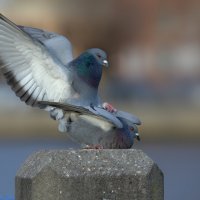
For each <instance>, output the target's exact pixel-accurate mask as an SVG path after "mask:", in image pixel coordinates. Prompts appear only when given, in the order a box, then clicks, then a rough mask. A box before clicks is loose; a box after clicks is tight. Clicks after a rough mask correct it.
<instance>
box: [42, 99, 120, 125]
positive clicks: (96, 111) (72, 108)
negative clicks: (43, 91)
mask: <svg viewBox="0 0 200 200" xmlns="http://www.w3.org/2000/svg"><path fill="white" fill-rule="evenodd" d="M39 105H40V106H52V107H55V108H60V109H62V110H64V111H67V112H76V113H79V114H81V115H89V116H92V117H94V118H97V119H100V120H102V121H106V122H110V123H111V124H113V126H114V127H116V128H122V127H123V124H122V123H121V121H120V120H119V119H118V118H117V117H115V116H114V115H113V114H112V113H110V112H108V111H106V110H105V109H103V108H99V107H90V106H86V107H82V106H76V105H71V104H66V103H65V104H62V103H59V102H48V101H41V102H39Z"/></svg>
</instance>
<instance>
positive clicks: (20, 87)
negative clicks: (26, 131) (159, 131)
mask: <svg viewBox="0 0 200 200" xmlns="http://www.w3.org/2000/svg"><path fill="white" fill-rule="evenodd" d="M103 66H108V61H107V55H106V53H105V52H104V51H103V50H101V49H97V48H93V49H88V50H86V51H85V52H83V53H82V54H80V55H79V56H78V57H77V58H73V56H72V47H71V43H70V41H69V40H68V39H67V38H65V37H64V36H62V35H58V34H56V33H52V32H47V31H43V30H40V29H36V28H30V27H24V26H17V25H15V24H14V23H13V22H11V21H10V20H8V19H7V18H6V17H4V16H3V15H1V14H0V71H1V72H2V73H3V75H4V76H5V78H6V80H7V82H8V84H9V85H10V86H11V88H12V89H13V90H14V92H15V93H16V95H17V96H18V97H20V99H21V100H22V101H24V102H25V103H26V104H27V105H30V106H39V107H40V108H43V109H46V110H47V111H49V112H50V116H51V117H52V118H53V119H56V120H58V121H59V130H60V131H61V132H67V133H69V135H70V136H71V137H72V138H73V139H74V140H76V141H78V142H79V143H81V144H86V145H89V146H90V147H94V148H96V146H98V145H100V147H103V148H130V147H131V146H132V144H133V140H134V138H137V139H138V137H139V133H138V130H137V125H140V124H141V122H140V120H139V119H138V118H137V117H136V116H134V115H131V114H129V113H126V112H123V111H118V110H116V109H115V108H113V107H112V105H110V104H108V103H103V104H102V103H101V100H100V97H99V95H98V86H99V82H100V80H101V76H102V67H103Z"/></svg>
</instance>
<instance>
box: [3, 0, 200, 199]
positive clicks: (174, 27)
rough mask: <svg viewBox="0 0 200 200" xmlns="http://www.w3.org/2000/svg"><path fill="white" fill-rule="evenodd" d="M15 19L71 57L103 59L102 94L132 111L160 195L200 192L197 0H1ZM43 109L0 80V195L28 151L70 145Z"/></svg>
mask: <svg viewBox="0 0 200 200" xmlns="http://www.w3.org/2000/svg"><path fill="white" fill-rule="evenodd" d="M0 12H1V13H2V14H4V15H5V16H6V17H8V18H9V19H10V20H12V21H14V22H15V23H16V24H20V25H25V26H32V27H37V28H41V29H45V30H49V31H52V32H57V33H60V34H62V35H65V36H66V37H68V38H69V39H70V41H71V42H72V45H73V53H74V56H75V57H76V56H77V55H79V54H80V53H81V52H82V51H84V50H86V49H88V48H91V47H99V48H102V49H103V50H105V51H106V52H107V53H108V56H109V63H110V67H109V68H108V69H105V71H104V74H103V78H102V80H101V87H100V93H101V96H102V98H103V99H104V100H105V101H108V102H111V103H112V104H113V105H114V106H115V107H116V108H118V109H122V110H125V111H128V112H131V113H134V114H135V115H137V116H138V117H139V118H140V119H141V120H142V122H143V124H142V126H141V127H140V129H139V130H140V133H141V138H142V142H141V143H137V144H136V145H135V148H140V149H142V150H144V151H145V152H146V153H147V154H148V155H149V156H150V157H151V158H152V159H153V160H155V161H156V162H157V163H158V165H159V167H160V168H161V169H162V170H163V172H164V174H165V199H166V200H177V199H182V200H188V199H191V200H193V199H194V200H196V199H198V198H199V196H200V190H199V185H200V172H199V169H200V159H199V154H200V146H199V144H200V55H199V54H200V23H199V22H200V2H199V1H198V0H185V1H181V0H168V1H158V0H151V1H147V0H146V1H145V0H143V1H139V0H123V1H121V0H101V1H98V0H84V1H83V0H57V1H53V0H43V1H39V0H34V1H30V0H26V1H25V0H0ZM76 147H77V146H76V144H73V143H72V142H71V141H69V140H68V138H67V137H66V136H64V135H62V134H60V133H59V132H58V131H57V123H56V122H55V121H53V120H51V119H50V118H49V116H48V113H46V112H44V111H41V110H39V109H33V108H29V107H28V106H26V105H25V104H24V103H21V102H20V100H19V99H18V98H17V97H15V95H14V93H13V92H12V91H11V89H10V88H9V87H8V86H7V85H6V84H5V81H4V79H3V78H2V77H1V78H0V195H13V194H14V176H15V174H16V170H17V169H18V168H19V167H20V165H21V164H22V162H23V161H24V159H25V158H26V157H27V156H28V155H29V154H31V153H32V152H33V151H36V150H40V149H51V148H76Z"/></svg>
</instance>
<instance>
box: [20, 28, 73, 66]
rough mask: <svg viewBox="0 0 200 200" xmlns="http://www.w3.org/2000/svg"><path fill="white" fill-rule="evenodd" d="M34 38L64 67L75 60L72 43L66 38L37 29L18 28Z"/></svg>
mask: <svg viewBox="0 0 200 200" xmlns="http://www.w3.org/2000/svg"><path fill="white" fill-rule="evenodd" d="M18 27H19V28H20V29H21V30H23V31H24V32H26V33H28V34H29V35H30V36H31V37H32V38H34V39H36V40H38V41H40V42H41V43H42V44H44V45H45V47H46V48H47V49H48V51H49V52H50V53H51V54H52V55H53V56H55V57H56V58H57V59H58V60H59V61H60V62H61V63H62V64H63V65H67V64H68V63H69V62H70V61H72V60H73V55H72V46H71V42H70V41H69V40H68V39H67V38H66V37H64V36H62V35H59V34H56V33H52V32H47V31H43V30H41V29H37V28H31V27H26V26H18Z"/></svg>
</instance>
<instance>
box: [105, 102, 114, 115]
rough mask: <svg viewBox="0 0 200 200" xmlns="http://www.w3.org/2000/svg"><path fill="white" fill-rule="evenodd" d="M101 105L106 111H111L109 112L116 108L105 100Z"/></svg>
mask: <svg viewBox="0 0 200 200" xmlns="http://www.w3.org/2000/svg"><path fill="white" fill-rule="evenodd" d="M102 106H103V108H104V109H105V110H107V111H108V112H111V113H114V112H117V109H116V108H114V107H113V106H112V105H111V104H109V103H107V102H105V103H103V105H102Z"/></svg>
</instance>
